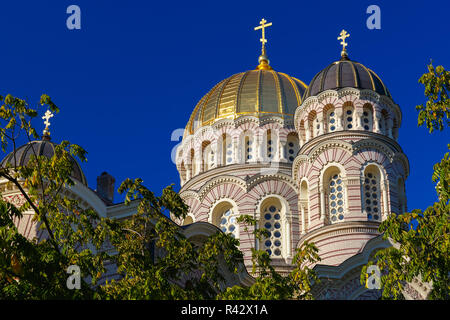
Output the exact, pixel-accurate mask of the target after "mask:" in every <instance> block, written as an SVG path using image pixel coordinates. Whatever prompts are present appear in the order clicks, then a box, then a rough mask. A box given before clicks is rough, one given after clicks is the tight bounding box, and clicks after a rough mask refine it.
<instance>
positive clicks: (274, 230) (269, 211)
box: [260, 199, 283, 258]
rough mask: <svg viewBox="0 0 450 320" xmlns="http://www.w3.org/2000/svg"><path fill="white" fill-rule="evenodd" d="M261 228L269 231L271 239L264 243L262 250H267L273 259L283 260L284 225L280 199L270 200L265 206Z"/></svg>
mask: <svg viewBox="0 0 450 320" xmlns="http://www.w3.org/2000/svg"><path fill="white" fill-rule="evenodd" d="M260 223H261V227H264V228H265V229H266V230H267V231H269V233H270V235H269V237H267V238H265V239H264V240H263V241H262V244H261V249H263V250H266V251H267V253H268V254H269V255H270V256H271V257H275V258H281V255H282V241H283V239H282V234H283V233H282V225H281V203H280V201H279V200H278V199H270V200H269V201H266V204H265V205H263V207H262V211H261V219H260Z"/></svg>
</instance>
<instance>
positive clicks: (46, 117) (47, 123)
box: [42, 110, 53, 137]
mask: <svg viewBox="0 0 450 320" xmlns="http://www.w3.org/2000/svg"><path fill="white" fill-rule="evenodd" d="M52 117H53V113H51V112H50V110H47V111H46V112H45V114H44V116H43V117H42V119H44V120H45V121H44V124H45V129H44V132H43V134H44V137H50V131H49V130H48V127H50V121H49V120H50V118H52Z"/></svg>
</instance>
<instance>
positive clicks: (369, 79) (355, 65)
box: [303, 58, 391, 100]
mask: <svg viewBox="0 0 450 320" xmlns="http://www.w3.org/2000/svg"><path fill="white" fill-rule="evenodd" d="M345 87H351V88H358V89H369V90H373V91H375V92H377V93H378V94H380V95H384V96H388V97H390V98H391V94H390V93H389V91H388V89H387V88H386V86H385V85H384V83H383V81H381V79H380V77H378V76H377V74H376V73H375V72H373V71H372V70H370V69H368V68H366V67H365V66H364V65H362V64H361V63H359V62H356V61H351V60H349V59H346V58H343V59H341V60H339V61H335V62H333V63H332V64H330V65H329V66H328V67H326V68H325V69H323V70H322V71H320V72H319V73H318V74H316V76H315V77H314V78H313V79H312V81H311V84H310V85H309V87H308V90H306V92H305V95H304V97H303V100H305V99H306V98H308V97H310V96H315V95H317V94H318V93H320V92H322V91H325V90H329V89H334V90H337V89H340V88H345Z"/></svg>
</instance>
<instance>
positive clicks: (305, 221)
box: [300, 180, 310, 233]
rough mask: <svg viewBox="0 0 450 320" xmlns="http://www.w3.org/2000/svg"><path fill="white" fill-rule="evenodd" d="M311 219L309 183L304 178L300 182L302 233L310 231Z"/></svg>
mask: <svg viewBox="0 0 450 320" xmlns="http://www.w3.org/2000/svg"><path fill="white" fill-rule="evenodd" d="M309 220H310V216H309V189H308V183H307V182H306V181H305V180H303V181H302V183H301V184H300V224H301V225H302V233H305V232H306V231H308V225H309V222H310V221H309Z"/></svg>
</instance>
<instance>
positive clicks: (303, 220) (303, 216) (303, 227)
mask: <svg viewBox="0 0 450 320" xmlns="http://www.w3.org/2000/svg"><path fill="white" fill-rule="evenodd" d="M300 206H301V212H302V234H304V233H305V231H306V228H305V221H306V219H305V208H304V207H303V205H300Z"/></svg>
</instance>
